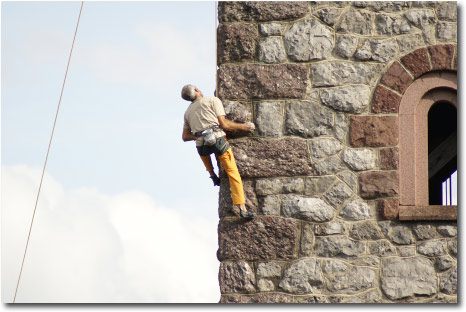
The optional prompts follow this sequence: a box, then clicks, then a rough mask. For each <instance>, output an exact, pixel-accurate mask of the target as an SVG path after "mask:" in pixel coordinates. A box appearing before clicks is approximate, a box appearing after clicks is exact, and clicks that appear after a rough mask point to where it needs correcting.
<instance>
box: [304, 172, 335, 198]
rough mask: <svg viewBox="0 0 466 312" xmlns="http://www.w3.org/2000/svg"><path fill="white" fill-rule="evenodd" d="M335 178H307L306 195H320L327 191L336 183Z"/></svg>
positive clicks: (305, 183) (305, 184)
mask: <svg viewBox="0 0 466 312" xmlns="http://www.w3.org/2000/svg"><path fill="white" fill-rule="evenodd" d="M335 180H336V179H335V177H333V176H327V177H312V178H306V180H305V182H304V194H305V195H319V194H322V193H323V192H325V191H327V189H329V188H330V186H331V185H332V184H333V183H334V182H335Z"/></svg>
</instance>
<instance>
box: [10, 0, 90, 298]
mask: <svg viewBox="0 0 466 312" xmlns="http://www.w3.org/2000/svg"><path fill="white" fill-rule="evenodd" d="M83 5H84V1H81V7H80V9H79V16H78V22H77V23H76V29H75V31H74V37H73V43H72V44H71V50H70V55H69V56H68V64H67V65H66V71H65V78H64V79H63V84H62V87H61V93H60V99H59V100H58V107H57V112H56V113H55V120H54V122H53V127H52V134H51V135H50V141H49V147H48V149H47V155H46V156H45V162H44V167H43V168H42V176H41V178H40V183H39V190H38V191H37V197H36V203H35V205H34V212H33V214H32V219H31V224H30V226H29V233H28V238H27V241H26V247H25V249H24V255H23V261H22V262H21V269H20V271H19V276H18V282H17V283H16V290H15V297H14V298H13V303H16V295H17V294H18V289H19V283H20V281H21V274H22V273H23V267H24V260H25V259H26V253H27V250H28V246H29V239H30V238H31V232H32V225H33V223H34V217H35V215H36V210H37V203H38V202H39V196H40V190H41V187H42V182H43V180H44V174H45V168H46V167H47V161H48V158H49V153H50V147H51V146H52V139H53V134H54V132H55V125H56V124H57V118H58V112H59V111H60V105H61V99H62V96H63V90H64V89H65V83H66V77H67V75H68V69H69V67H70V61H71V55H72V54H73V48H74V42H75V40H76V34H77V33H78V27H79V20H80V19H81V13H82V10H83Z"/></svg>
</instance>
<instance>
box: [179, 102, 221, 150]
mask: <svg viewBox="0 0 466 312" xmlns="http://www.w3.org/2000/svg"><path fill="white" fill-rule="evenodd" d="M218 116H225V109H224V108H223V104H222V101H220V99H219V98H217V97H214V96H204V97H202V98H199V99H197V100H195V101H194V102H192V103H191V105H189V107H188V109H187V110H186V112H185V113H184V125H183V128H184V129H191V133H193V134H194V133H196V132H199V131H203V130H205V129H208V128H211V127H213V126H219V123H218V118H217V117H218ZM224 135H225V132H223V131H222V130H220V131H216V132H215V137H217V138H219V137H222V136H224ZM202 144H203V138H202V137H199V138H197V140H196V145H197V146H200V145H202Z"/></svg>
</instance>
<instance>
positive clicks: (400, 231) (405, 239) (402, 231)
mask: <svg viewBox="0 0 466 312" xmlns="http://www.w3.org/2000/svg"><path fill="white" fill-rule="evenodd" d="M388 238H389V239H390V240H391V241H392V242H394V243H395V244H398V245H410V244H412V243H414V236H413V233H412V232H411V229H410V228H409V227H408V226H407V225H401V224H399V225H395V226H393V227H391V228H390V230H389V232H388Z"/></svg>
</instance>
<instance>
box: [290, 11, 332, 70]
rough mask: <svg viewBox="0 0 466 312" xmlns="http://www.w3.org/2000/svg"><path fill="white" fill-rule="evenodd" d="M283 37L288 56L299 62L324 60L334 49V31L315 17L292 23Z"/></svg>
mask: <svg viewBox="0 0 466 312" xmlns="http://www.w3.org/2000/svg"><path fill="white" fill-rule="evenodd" d="M283 39H284V42H285V48H286V52H287V54H288V57H289V58H290V59H291V60H293V61H297V62H307V61H311V60H323V59H326V58H328V57H329V56H330V55H331V52H332V50H333V33H332V32H331V31H330V29H329V28H327V27H325V26H324V25H322V24H321V23H320V22H318V21H316V20H315V19H310V20H309V19H304V20H300V21H298V22H296V23H294V24H292V26H291V27H290V28H289V30H288V31H287V32H286V33H285V35H284V36H283Z"/></svg>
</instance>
